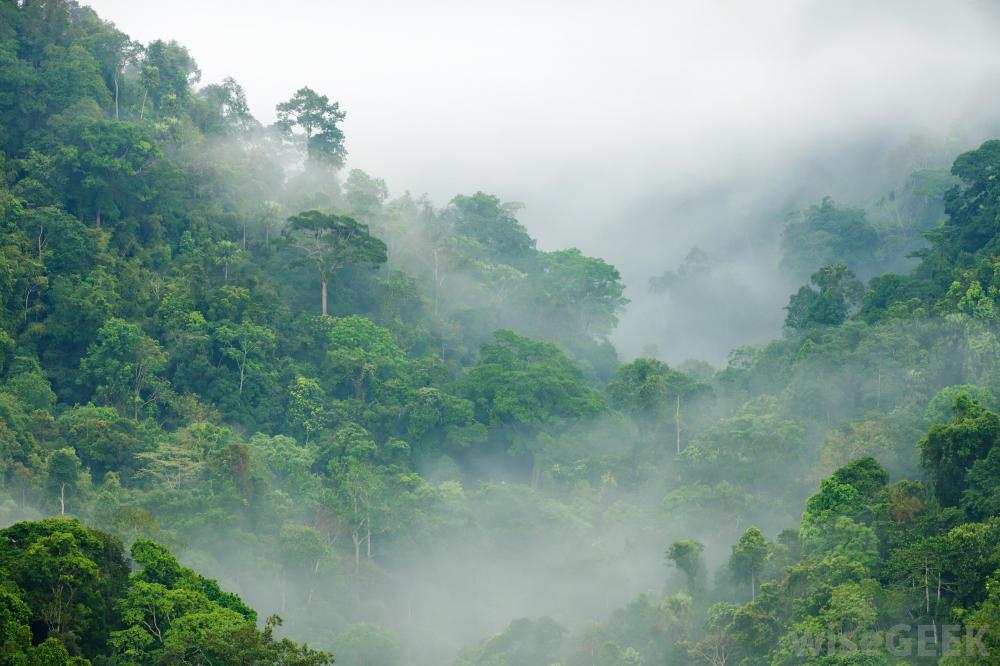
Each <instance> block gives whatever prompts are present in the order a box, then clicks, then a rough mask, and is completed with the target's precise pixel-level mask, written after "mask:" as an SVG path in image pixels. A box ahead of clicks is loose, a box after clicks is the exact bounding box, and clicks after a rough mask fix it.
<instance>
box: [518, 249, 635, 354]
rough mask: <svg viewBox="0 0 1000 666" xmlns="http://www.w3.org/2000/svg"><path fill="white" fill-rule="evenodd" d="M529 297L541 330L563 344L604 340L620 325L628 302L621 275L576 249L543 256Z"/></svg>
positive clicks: (601, 261)
mask: <svg viewBox="0 0 1000 666" xmlns="http://www.w3.org/2000/svg"><path fill="white" fill-rule="evenodd" d="M538 264H539V268H538V270H537V271H533V272H532V273H530V275H529V278H528V284H529V288H530V292H529V294H528V296H527V299H528V303H529V304H530V307H531V308H532V310H533V311H534V312H535V313H536V316H538V317H539V319H540V323H539V326H540V328H541V329H543V330H546V331H549V332H551V333H552V334H554V335H557V336H559V337H561V338H571V337H574V336H578V337H581V338H597V339H603V338H605V337H607V336H608V335H610V334H611V332H612V331H613V330H614V328H615V326H617V325H618V315H619V314H620V313H621V312H622V310H624V309H625V306H626V305H627V304H628V299H627V298H625V297H624V296H623V295H622V294H623V292H624V290H625V286H624V285H623V284H622V282H621V275H619V273H618V270H617V269H616V268H615V267H614V266H612V265H611V264H608V263H607V262H605V261H604V260H602V259H597V258H595V257H586V256H584V255H583V253H581V252H580V251H579V250H577V249H576V248H571V249H569V250H560V251H557V252H543V253H541V254H540V255H539V257H538Z"/></svg>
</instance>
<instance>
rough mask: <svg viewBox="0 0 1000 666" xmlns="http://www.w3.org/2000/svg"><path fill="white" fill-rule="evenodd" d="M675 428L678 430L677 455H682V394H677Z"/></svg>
mask: <svg viewBox="0 0 1000 666" xmlns="http://www.w3.org/2000/svg"><path fill="white" fill-rule="evenodd" d="M674 426H675V427H676V429H677V455H680V454H681V394H680V393H678V394H677V413H676V414H674Z"/></svg>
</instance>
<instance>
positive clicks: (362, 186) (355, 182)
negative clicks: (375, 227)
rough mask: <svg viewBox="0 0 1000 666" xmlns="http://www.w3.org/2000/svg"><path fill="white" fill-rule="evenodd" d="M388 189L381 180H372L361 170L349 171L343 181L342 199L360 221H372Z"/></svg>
mask: <svg viewBox="0 0 1000 666" xmlns="http://www.w3.org/2000/svg"><path fill="white" fill-rule="evenodd" d="M388 197H389V189H388V188H387V187H386V185H385V181H384V180H382V179H381V178H372V177H371V176H369V175H368V174H367V173H365V172H364V171H362V170H361V169H351V172H350V173H349V174H347V180H346V181H344V199H345V200H346V201H347V205H348V206H350V209H351V213H352V214H353V215H354V216H356V217H358V218H359V219H362V220H372V219H374V218H376V217H377V215H378V214H379V213H380V212H381V211H382V204H384V203H385V200H386V199H387V198H388Z"/></svg>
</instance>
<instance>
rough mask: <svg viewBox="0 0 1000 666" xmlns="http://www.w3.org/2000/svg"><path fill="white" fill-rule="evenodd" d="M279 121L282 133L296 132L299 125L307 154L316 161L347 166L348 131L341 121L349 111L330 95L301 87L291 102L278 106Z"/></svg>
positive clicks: (334, 165)
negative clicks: (344, 128) (341, 124)
mask: <svg viewBox="0 0 1000 666" xmlns="http://www.w3.org/2000/svg"><path fill="white" fill-rule="evenodd" d="M277 111H278V122H277V123H275V124H276V125H277V127H278V129H280V130H281V131H282V132H284V133H285V134H287V135H292V133H293V131H294V129H295V128H296V127H298V128H300V129H301V130H302V132H303V134H304V138H305V144H306V155H307V157H308V161H309V162H310V163H312V164H327V165H330V166H332V167H333V168H334V169H339V168H340V167H342V166H344V158H345V157H347V150H346V149H345V148H344V133H343V132H342V131H341V129H340V127H338V124H339V123H341V122H343V120H344V118H345V117H346V116H347V114H346V113H345V112H343V111H341V110H340V104H339V103H337V102H333V103H330V98H329V97H327V96H326V95H320V94H318V93H317V92H316V91H314V90H313V89H312V88H308V87H305V88H299V89H298V90H297V91H296V92H295V95H293V96H292V98H291V99H290V100H288V101H287V102H282V103H281V104H278V106H277Z"/></svg>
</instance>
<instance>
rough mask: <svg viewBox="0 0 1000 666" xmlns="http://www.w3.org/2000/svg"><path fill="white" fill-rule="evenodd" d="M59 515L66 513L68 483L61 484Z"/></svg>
mask: <svg viewBox="0 0 1000 666" xmlns="http://www.w3.org/2000/svg"><path fill="white" fill-rule="evenodd" d="M59 515H60V516H65V515H66V484H65V483H60V484H59Z"/></svg>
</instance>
